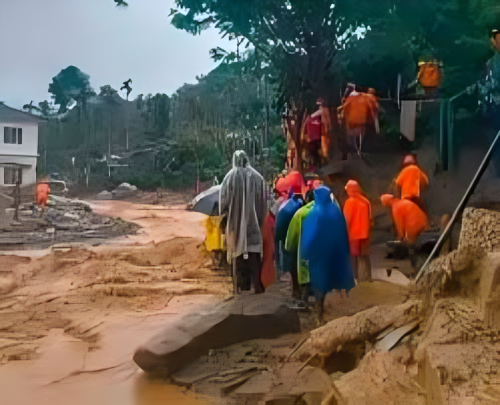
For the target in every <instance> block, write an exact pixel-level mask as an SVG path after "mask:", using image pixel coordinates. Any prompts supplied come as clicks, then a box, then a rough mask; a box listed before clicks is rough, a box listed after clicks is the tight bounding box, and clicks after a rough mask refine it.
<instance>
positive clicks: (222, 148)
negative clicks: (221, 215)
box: [27, 63, 285, 188]
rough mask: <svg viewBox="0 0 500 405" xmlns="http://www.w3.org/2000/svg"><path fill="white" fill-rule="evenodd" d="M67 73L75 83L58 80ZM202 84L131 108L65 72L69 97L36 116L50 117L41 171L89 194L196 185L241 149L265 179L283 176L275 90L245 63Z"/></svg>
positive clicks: (219, 173)
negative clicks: (122, 185) (109, 187)
mask: <svg viewBox="0 0 500 405" xmlns="http://www.w3.org/2000/svg"><path fill="white" fill-rule="evenodd" d="M68 71H69V73H70V76H71V77H70V78H69V79H68V77H66V80H65V81H63V80H58V78H59V77H61V76H68ZM82 77H83V78H86V80H83V81H82V80H79V79H81V78H82ZM197 81H198V83H197V84H194V85H188V84H186V85H184V86H182V87H181V88H180V89H178V91H177V92H176V93H175V94H173V95H171V96H168V95H166V94H156V95H152V94H148V95H146V96H144V95H142V94H141V95H138V96H137V97H136V98H135V99H134V100H131V101H127V100H125V99H124V98H122V97H121V96H120V94H119V91H117V90H115V89H113V88H112V87H111V86H109V85H105V86H102V87H101V88H100V92H99V93H98V94H96V93H95V92H94V91H93V89H91V88H90V86H89V85H88V76H87V75H86V74H85V73H83V72H81V71H80V70H79V69H78V68H76V67H72V66H70V67H68V68H66V69H64V70H62V71H61V72H60V73H59V75H58V76H56V77H54V79H53V83H61V82H62V83H63V85H59V87H58V89H56V91H58V90H61V89H62V90H61V92H64V93H65V94H66V96H65V97H63V96H59V95H58V94H54V96H53V98H54V102H55V101H56V100H57V101H58V102H59V103H60V104H58V106H55V105H54V104H49V103H48V102H47V101H45V102H42V103H39V109H37V110H38V111H39V114H42V115H44V116H45V117H47V118H48V123H47V124H46V125H45V126H43V127H42V128H41V130H40V135H41V136H40V156H41V157H42V159H41V162H40V163H41V164H40V167H39V168H40V170H41V171H42V172H45V173H59V175H60V176H61V177H63V178H65V179H66V180H68V181H70V182H80V183H85V184H89V186H90V187H94V186H95V187H102V186H106V184H107V183H111V184H115V183H118V182H122V181H127V182H130V183H133V184H136V185H138V186H139V187H143V188H153V187H158V186H165V187H175V186H191V185H192V184H193V183H194V182H195V181H196V180H197V179H199V180H200V181H207V180H213V179H214V178H215V177H217V178H218V179H219V180H222V178H223V176H224V174H225V173H226V172H227V170H228V168H229V166H230V161H231V156H232V154H233V152H234V150H236V149H245V150H246V151H247V153H248V154H249V156H250V157H251V159H252V163H253V164H254V165H255V167H256V168H257V169H258V170H260V171H261V172H262V173H263V174H264V175H266V177H268V178H271V177H272V176H273V175H274V174H276V172H277V171H279V170H280V167H281V166H282V161H281V157H282V156H283V155H284V150H285V146H284V139H283V136H282V132H281V129H280V121H279V117H278V116H277V114H276V113H275V111H274V110H273V109H271V108H270V100H271V97H270V94H271V92H272V89H271V85H270V84H268V83H266V81H265V80H264V78H262V79H260V80H259V79H257V78H256V77H255V76H253V75H249V74H245V73H244V72H243V71H242V66H240V65H239V64H238V63H235V64H227V63H222V64H220V65H219V66H218V67H217V68H216V69H214V70H213V71H212V72H210V73H209V74H208V75H206V76H204V77H199V78H198V80H197ZM53 83H52V84H51V86H50V89H49V91H51V90H54V87H55V86H53ZM64 86H65V87H66V89H64ZM68 89H69V90H68ZM68 93H72V95H70V96H68V95H67V94H68ZM61 100H63V101H61ZM27 107H28V106H27ZM51 107H52V108H51ZM103 178H104V179H106V178H107V180H104V181H103Z"/></svg>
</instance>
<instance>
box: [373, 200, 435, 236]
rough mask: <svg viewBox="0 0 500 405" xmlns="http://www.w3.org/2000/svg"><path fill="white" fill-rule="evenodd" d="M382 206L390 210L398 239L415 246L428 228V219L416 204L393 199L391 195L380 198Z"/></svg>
mask: <svg viewBox="0 0 500 405" xmlns="http://www.w3.org/2000/svg"><path fill="white" fill-rule="evenodd" d="M380 200H381V201H382V205H384V206H385V207H388V208H390V209H391V214H392V220H393V221H394V225H395V226H396V232H397V236H398V239H399V240H400V241H402V242H404V243H407V244H409V245H413V244H415V242H416V241H417V239H418V237H419V236H420V234H421V233H422V232H424V231H425V230H426V229H427V228H428V226H429V222H428V218H427V215H425V212H424V211H422V210H421V209H420V208H419V206H418V205H417V204H415V203H414V202H413V201H410V200H404V199H401V200H400V199H399V198H395V197H394V196H393V195H392V194H384V195H382V196H381V197H380Z"/></svg>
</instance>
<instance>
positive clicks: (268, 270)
mask: <svg viewBox="0 0 500 405" xmlns="http://www.w3.org/2000/svg"><path fill="white" fill-rule="evenodd" d="M277 209H278V207H277V206H276V205H274V206H273V207H272V208H271V209H270V210H269V213H268V214H267V216H266V218H265V219H264V223H263V224H262V267H261V269H260V274H259V278H260V281H261V283H262V286H263V287H264V290H265V289H266V288H267V287H269V286H270V285H272V284H273V283H274V282H275V281H276V270H275V268H274V226H275V223H276V213H277Z"/></svg>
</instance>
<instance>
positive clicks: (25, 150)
mask: <svg viewBox="0 0 500 405" xmlns="http://www.w3.org/2000/svg"><path fill="white" fill-rule="evenodd" d="M43 121H44V119H42V118H40V117H37V116H35V115H31V114H28V113H25V112H23V111H19V110H16V109H14V108H10V107H7V106H6V105H5V104H0V187H1V186H12V185H14V184H15V183H16V182H17V181H18V180H21V184H34V183H36V164H37V158H38V124H39V123H40V122H43Z"/></svg>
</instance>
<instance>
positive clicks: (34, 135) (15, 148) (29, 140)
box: [0, 122, 38, 156]
mask: <svg viewBox="0 0 500 405" xmlns="http://www.w3.org/2000/svg"><path fill="white" fill-rule="evenodd" d="M4 127H14V128H22V130H23V143H22V144H21V145H18V144H6V143H4V142H3V133H4ZM37 152H38V124H19V123H17V124H16V123H14V122H0V155H28V156H36V155H37Z"/></svg>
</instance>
